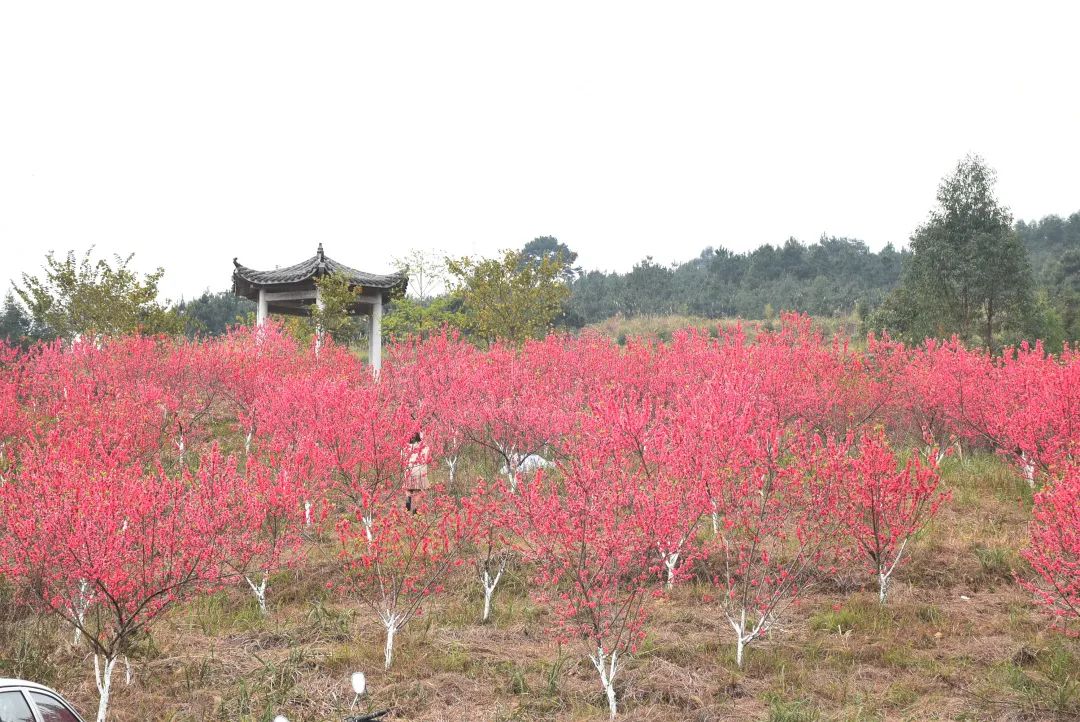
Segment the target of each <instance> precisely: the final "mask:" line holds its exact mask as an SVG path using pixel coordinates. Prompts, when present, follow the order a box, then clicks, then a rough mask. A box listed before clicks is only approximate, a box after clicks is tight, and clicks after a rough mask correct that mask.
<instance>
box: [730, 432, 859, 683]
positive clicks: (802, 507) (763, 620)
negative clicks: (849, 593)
mask: <svg viewBox="0 0 1080 722" xmlns="http://www.w3.org/2000/svg"><path fill="white" fill-rule="evenodd" d="M762 421H763V422H764V421H765V419H764V418H763V419H762ZM740 443H741V445H742V447H743V448H742V449H741V453H740V459H739V460H738V462H736V463H735V464H731V465H729V466H728V467H727V469H726V470H725V472H724V473H723V476H722V477H721V479H720V480H719V482H718V489H719V496H720V508H721V511H720V514H721V525H720V532H719V534H717V536H716V537H715V539H714V540H713V544H714V549H715V556H716V557H718V559H719V565H720V572H719V573H718V574H716V575H715V576H714V577H713V584H714V585H715V586H716V588H717V591H718V595H717V599H716V604H717V606H718V607H719V609H720V612H721V613H722V614H723V615H724V618H725V619H726V620H727V622H728V624H729V625H730V626H731V629H732V631H733V632H734V633H735V662H736V664H738V665H739V666H740V667H741V666H743V663H744V656H745V649H746V647H747V646H748V645H750V644H752V643H753V642H755V641H757V640H758V639H760V638H761V637H762V636H763V635H764V634H765V633H767V632H768V631H769V630H770V629H771V628H772V627H773V626H774V625H775V624H776V623H777V621H778V620H779V619H781V618H782V616H783V614H784V612H785V611H786V610H787V608H788V607H789V606H790V605H791V604H792V603H793V602H794V601H795V600H796V598H797V597H798V595H799V593H800V592H801V591H802V590H803V588H804V586H805V585H806V583H807V582H808V581H809V580H810V579H811V576H812V574H813V573H814V572H815V571H816V570H818V569H819V568H821V566H822V565H823V564H824V562H825V558H826V552H827V551H828V548H829V543H830V541H831V535H832V533H833V532H834V529H835V527H836V524H837V516H838V515H837V509H836V503H837V502H836V495H835V488H834V487H835V485H834V484H833V483H831V482H830V479H829V478H828V477H827V476H826V475H824V474H821V473H820V472H819V469H820V468H821V465H822V461H821V459H820V455H821V449H820V448H819V445H818V444H817V443H815V442H814V440H813V437H810V436H806V435H803V434H799V433H797V432H789V431H785V430H783V429H782V428H778V427H772V428H770V427H768V426H767V425H766V424H764V423H763V424H762V425H761V426H760V427H759V428H758V429H757V430H756V431H754V432H753V433H752V434H751V435H750V436H748V437H746V438H745V439H743V440H741V442H740Z"/></svg>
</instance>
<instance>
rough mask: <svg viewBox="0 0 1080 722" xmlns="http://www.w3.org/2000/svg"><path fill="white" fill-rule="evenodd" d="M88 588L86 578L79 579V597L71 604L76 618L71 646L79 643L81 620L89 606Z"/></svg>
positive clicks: (84, 619)
mask: <svg viewBox="0 0 1080 722" xmlns="http://www.w3.org/2000/svg"><path fill="white" fill-rule="evenodd" d="M89 590H90V582H89V581H88V580H86V579H80V580H79V598H78V599H76V600H75V604H74V605H72V606H73V608H72V610H71V611H73V612H74V613H75V619H77V620H78V622H79V623H78V625H76V627H75V636H74V637H72V640H71V644H72V646H74V645H77V644H78V643H79V635H80V634H82V629H81V628H82V626H83V622H85V621H86V610H87V609H89V608H90V595H89V594H87V592H88V591H89Z"/></svg>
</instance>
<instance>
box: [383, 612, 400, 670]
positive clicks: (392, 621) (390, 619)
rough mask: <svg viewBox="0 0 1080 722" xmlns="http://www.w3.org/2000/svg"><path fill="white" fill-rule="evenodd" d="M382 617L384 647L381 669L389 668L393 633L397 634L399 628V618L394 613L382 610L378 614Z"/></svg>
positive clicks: (392, 653) (391, 659)
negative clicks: (384, 631) (384, 635)
mask: <svg viewBox="0 0 1080 722" xmlns="http://www.w3.org/2000/svg"><path fill="white" fill-rule="evenodd" d="M379 616H380V617H381V619H382V623H383V626H384V627H386V648H385V649H384V650H383V669H387V670H388V669H390V665H391V664H393V662H394V635H395V634H397V631H398V629H400V628H401V627H400V625H401V618H400V617H398V615H396V614H392V613H390V612H383V613H381V614H380V615H379Z"/></svg>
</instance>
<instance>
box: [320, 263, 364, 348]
mask: <svg viewBox="0 0 1080 722" xmlns="http://www.w3.org/2000/svg"><path fill="white" fill-rule="evenodd" d="M315 287H316V288H317V289H318V290H319V303H318V304H316V305H315V306H314V307H313V308H312V309H311V316H310V321H311V324H312V325H313V326H314V327H315V328H318V329H320V330H321V331H322V332H323V333H324V334H326V335H327V336H329V337H330V338H332V339H334V342H335V343H340V344H348V343H350V342H352V341H353V340H355V339H356V338H357V337H358V336H359V335H360V327H361V324H362V321H363V317H361V316H359V315H356V314H355V313H354V312H353V311H352V310H351V309H353V308H354V307H355V304H356V300H357V298H359V297H360V295H361V293H362V289H359V288H354V287H353V286H352V283H351V282H350V281H349V277H348V276H346V275H345V274H343V273H333V274H330V275H329V276H320V277H318V278H316V279H315Z"/></svg>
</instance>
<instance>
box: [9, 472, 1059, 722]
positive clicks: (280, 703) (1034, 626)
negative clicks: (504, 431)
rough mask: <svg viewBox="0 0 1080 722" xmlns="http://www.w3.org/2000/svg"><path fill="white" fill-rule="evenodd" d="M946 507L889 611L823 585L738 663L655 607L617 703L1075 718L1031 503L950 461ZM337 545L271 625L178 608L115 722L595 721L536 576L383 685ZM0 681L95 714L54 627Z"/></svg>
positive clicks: (406, 646) (14, 621) (455, 597)
mask: <svg viewBox="0 0 1080 722" xmlns="http://www.w3.org/2000/svg"><path fill="white" fill-rule="evenodd" d="M945 463H946V464H947V468H946V474H945V479H946V484H947V487H948V488H949V489H950V490H951V492H952V499H951V500H950V501H949V502H948V503H947V504H945V505H943V507H942V510H941V512H940V515H939V517H938V518H937V520H936V521H935V522H934V524H933V526H932V527H930V528H929V529H927V530H926V531H925V532H924V533H923V534H922V535H921V537H920V538H919V539H918V542H917V544H916V545H915V548H914V550H913V553H912V557H911V560H910V564H909V565H908V566H906V567H904V568H902V569H901V570H899V571H898V572H897V574H898V579H897V581H896V582H895V584H894V586H893V589H892V598H891V600H890V602H889V605H888V606H887V607H885V608H882V607H880V606H879V605H878V603H877V598H876V593H875V591H874V590H873V589H870V588H866V587H861V586H860V585H859V584H858V583H857V582H856V581H855V580H851V579H823V580H821V581H820V583H819V584H818V585H817V587H816V588H815V590H813V591H812V592H811V593H808V594H807V595H806V596H805V597H804V599H803V600H802V602H801V603H800V604H799V605H798V607H797V608H796V609H795V610H794V611H793V612H792V614H791V615H790V616H789V618H788V619H787V620H786V622H785V623H784V624H783V625H782V627H781V628H780V629H778V630H776V631H774V633H773V634H772V635H771V637H770V638H768V639H767V640H766V641H764V642H763V643H761V644H759V645H756V646H753V647H751V648H750V651H749V658H748V663H747V666H746V668H745V669H743V670H739V669H737V667H736V666H735V663H734V654H733V652H734V648H733V642H732V640H731V638H730V634H731V633H730V629H729V628H728V627H727V625H726V623H722V622H721V620H720V619H719V618H718V616H717V614H716V612H715V610H714V609H713V608H712V607H710V606H709V605H708V604H706V603H703V602H702V601H701V598H702V592H703V591H704V590H703V589H701V588H697V587H695V586H694V585H693V584H690V585H687V586H684V587H682V588H679V589H676V591H675V592H674V594H673V595H672V596H671V597H670V598H668V599H666V600H664V601H662V602H661V603H660V604H659V606H658V608H657V609H656V613H655V617H654V620H653V622H652V623H651V625H650V628H651V630H652V631H651V633H650V635H649V638H648V640H647V642H646V644H645V645H644V648H643V649H642V650H641V651H640V653H639V654H638V655H637V656H636V657H635V658H634V659H633V660H632V661H630V662H629V664H628V665H627V666H626V668H625V671H624V672H623V673H622V676H621V678H620V679H619V680H618V683H617V689H618V693H619V698H620V705H621V709H622V710H624V715H623V718H625V719H627V720H656V721H659V720H700V721H702V722H704V721H706V720H773V721H775V722H780V721H788V722H795V721H799V720H925V719H941V720H944V719H949V720H983V719H1004V720H1026V719H1031V720H1045V719H1075V718H1080V681H1078V674H1080V644H1078V643H1077V641H1076V640H1070V639H1066V638H1065V637H1063V636H1060V635H1058V634H1056V633H1052V632H1049V631H1047V619H1046V617H1045V616H1044V615H1043V614H1042V613H1041V612H1040V611H1039V610H1038V609H1037V608H1036V607H1035V606H1034V605H1033V604H1032V602H1031V600H1030V598H1029V596H1028V595H1027V594H1026V593H1025V592H1024V591H1023V590H1022V589H1020V588H1019V587H1017V586H1016V584H1015V583H1014V582H1013V581H1012V570H1013V569H1014V568H1016V567H1018V565H1019V564H1020V562H1019V558H1018V556H1017V550H1018V549H1019V548H1021V547H1022V545H1023V543H1024V537H1025V525H1026V521H1027V518H1028V515H1029V508H1030V503H1031V495H1030V492H1029V491H1028V490H1027V489H1026V487H1025V486H1024V484H1023V483H1022V482H1021V481H1019V480H1018V479H1017V477H1016V475H1015V473H1014V472H1013V471H1012V470H1011V469H1009V468H1007V467H1006V466H1004V465H1003V464H1001V463H1000V462H998V461H997V460H996V459H993V458H991V457H975V458H968V459H967V460H957V459H949V460H947V461H946V462H945ZM333 568H334V552H333V547H332V544H330V543H329V542H326V543H325V544H323V545H318V546H315V547H314V548H313V549H312V550H311V552H310V559H309V560H308V561H307V563H305V564H304V565H302V566H300V567H299V568H298V569H296V570H295V571H292V572H288V573H285V574H281V575H279V576H278V577H276V578H274V579H273V580H272V582H271V591H270V599H271V604H272V607H273V609H272V614H271V616H270V617H269V618H262V617H261V616H260V615H259V613H258V611H257V608H256V607H255V604H254V601H253V600H252V599H251V596H250V595H249V594H245V593H244V590H241V589H240V588H237V589H234V590H229V591H227V592H224V593H220V594H216V595H214V596H210V597H206V598H204V599H200V600H198V601H196V602H194V603H193V604H191V605H189V606H187V607H185V608H183V609H177V610H175V611H174V613H173V614H171V615H170V616H169V617H168V618H167V619H165V620H164V622H163V623H162V624H160V625H159V626H158V627H156V628H155V630H154V633H153V637H152V638H151V639H148V640H146V643H145V649H144V653H143V654H142V655H141V658H140V659H138V660H133V662H132V673H133V681H132V683H131V685H130V686H126V685H125V684H124V679H123V676H124V675H123V667H122V665H119V666H118V670H117V671H118V675H117V677H118V679H117V680H116V691H115V696H114V701H113V710H114V712H115V719H117V720H125V721H135V720H140V721H141V720H177V721H179V720H267V721H269V720H271V719H272V718H273V716H274V715H275V714H278V713H284V714H286V715H287V716H288V718H289V719H290V720H293V722H297V721H299V720H339V719H341V718H342V717H343V716H344V715H345V714H346V713H347V712H348V709H349V704H350V702H351V700H352V693H351V691H350V690H349V682H348V679H349V674H350V673H351V672H353V671H357V670H363V671H365V672H366V673H367V675H368V684H369V688H370V690H371V695H370V697H369V698H367V699H365V700H364V701H363V702H362V703H361V705H360V706H361V708H364V709H371V708H382V707H393V708H394V709H395V716H394V719H408V720H455V721H457V720H547V719H560V720H601V719H605V718H606V715H607V712H606V706H605V703H604V700H603V698H602V694H601V690H600V688H599V685H598V683H597V680H596V673H595V670H594V669H593V668H592V667H591V665H590V664H589V663H588V662H587V661H586V660H585V659H584V656H583V650H582V649H581V648H579V647H565V648H560V647H558V646H557V645H555V644H553V643H550V642H548V641H547V639H546V635H545V615H544V613H543V612H542V611H541V610H539V609H537V608H536V607H535V606H534V605H533V604H532V603H531V602H530V600H529V597H528V581H527V575H526V574H525V572H524V571H522V570H519V571H518V572H517V573H516V574H514V575H512V576H511V577H510V578H509V579H508V580H507V581H506V582H505V583H504V585H502V586H500V588H499V590H498V591H497V592H496V600H495V612H494V620H493V621H492V622H491V623H489V624H487V625H480V624H478V623H477V617H478V613H479V608H480V599H481V597H480V590H479V587H478V585H476V584H475V583H474V582H472V581H471V579H470V578H469V576H468V574H467V573H466V571H467V570H465V569H462V570H460V574H461V576H460V578H458V579H455V580H454V583H451V584H449V585H448V587H449V588H450V589H451V590H452V591H451V593H449V594H448V595H447V596H446V597H445V598H444V599H443V600H441V601H440V602H439V603H438V604H437V606H436V607H435V608H433V609H431V610H430V612H429V613H428V614H426V615H425V616H424V617H421V618H418V619H416V620H414V621H413V622H412V623H410V625H409V626H408V627H407V628H406V630H405V631H404V633H402V635H401V636H400V644H399V646H398V647H397V649H396V653H395V663H394V668H393V670H392V671H391V672H390V673H384V672H383V671H382V643H383V637H382V629H381V627H380V626H379V625H378V624H377V623H374V618H373V616H372V615H371V614H370V613H369V612H367V610H366V609H364V608H358V607H354V606H350V605H349V604H347V603H343V602H342V601H341V600H340V599H339V598H337V597H335V596H334V595H332V594H331V593H329V592H328V591H327V589H326V582H327V581H328V580H329V579H330V578H331V577H332V574H333ZM0 624H2V625H3V626H2V628H0V675H15V676H23V677H30V678H32V679H38V680H41V681H44V682H46V683H49V684H52V685H54V686H56V687H57V688H59V689H60V690H61V691H62V692H63V693H64V694H66V695H68V696H69V698H70V699H72V700H73V701H74V702H75V703H76V704H77V705H78V706H79V707H80V709H82V710H84V711H92V710H93V709H95V708H96V692H95V690H94V687H93V683H92V681H91V674H90V670H91V660H90V659H89V658H88V657H87V656H86V652H85V650H84V649H82V648H75V647H72V646H71V644H70V641H69V640H70V634H69V633H68V632H67V631H65V630H64V629H61V628H59V627H58V625H57V623H56V622H55V621H54V620H52V619H37V618H33V617H31V618H26V617H20V616H19V612H18V610H17V609H16V608H15V607H14V606H13V605H12V604H11V602H10V600H8V601H5V602H4V604H3V605H2V608H0Z"/></svg>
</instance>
